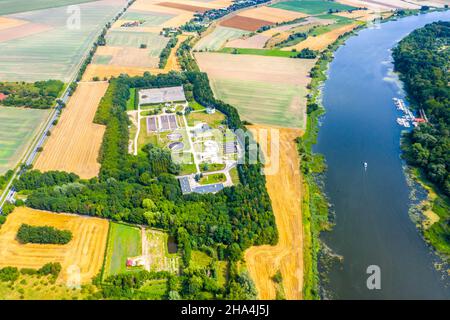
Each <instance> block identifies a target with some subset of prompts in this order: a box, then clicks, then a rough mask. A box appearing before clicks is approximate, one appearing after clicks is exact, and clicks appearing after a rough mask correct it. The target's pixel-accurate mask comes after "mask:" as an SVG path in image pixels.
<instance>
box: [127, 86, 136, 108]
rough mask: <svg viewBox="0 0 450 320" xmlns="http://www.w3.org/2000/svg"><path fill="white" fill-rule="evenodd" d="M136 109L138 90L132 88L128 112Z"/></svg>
mask: <svg viewBox="0 0 450 320" xmlns="http://www.w3.org/2000/svg"><path fill="white" fill-rule="evenodd" d="M135 109H136V88H130V98H129V99H128V101H127V110H135Z"/></svg>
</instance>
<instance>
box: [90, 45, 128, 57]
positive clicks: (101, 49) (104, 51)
mask: <svg viewBox="0 0 450 320" xmlns="http://www.w3.org/2000/svg"><path fill="white" fill-rule="evenodd" d="M122 49H123V48H122V47H112V46H98V47H97V50H96V51H95V54H96V55H99V56H114V55H116V54H118V53H119V52H120V51H121V50H122Z"/></svg>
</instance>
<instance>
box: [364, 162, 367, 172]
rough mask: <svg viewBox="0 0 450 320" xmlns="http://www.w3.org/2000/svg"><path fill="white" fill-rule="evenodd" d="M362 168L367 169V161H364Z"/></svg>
mask: <svg viewBox="0 0 450 320" xmlns="http://www.w3.org/2000/svg"><path fill="white" fill-rule="evenodd" d="M364 170H367V162H364Z"/></svg>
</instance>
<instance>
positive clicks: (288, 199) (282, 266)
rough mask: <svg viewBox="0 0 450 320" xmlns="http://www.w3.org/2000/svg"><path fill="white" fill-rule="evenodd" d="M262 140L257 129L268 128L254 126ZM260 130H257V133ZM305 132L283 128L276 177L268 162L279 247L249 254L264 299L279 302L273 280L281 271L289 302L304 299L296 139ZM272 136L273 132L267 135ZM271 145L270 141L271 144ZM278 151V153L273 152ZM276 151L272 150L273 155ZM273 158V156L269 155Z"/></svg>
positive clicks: (268, 184)
mask: <svg viewBox="0 0 450 320" xmlns="http://www.w3.org/2000/svg"><path fill="white" fill-rule="evenodd" d="M249 129H250V130H251V131H252V132H253V133H254V135H255V138H256V139H257V141H258V138H257V134H256V133H255V132H257V130H260V129H267V130H269V129H270V127H268V126H259V125H258V126H250V127H249ZM255 130H256V131H255ZM301 134H302V132H301V130H294V129H285V128H282V129H279V141H280V145H279V155H280V158H279V168H278V170H276V173H275V174H273V173H272V172H273V170H274V169H276V168H274V167H272V165H273V164H272V163H266V165H265V173H266V187H267V191H268V193H269V196H270V199H271V200H272V207H273V212H274V214H275V220H276V224H277V228H278V233H279V240H278V243H277V245H275V246H269V245H263V246H256V247H251V248H249V249H247V250H246V251H245V261H246V266H247V269H248V271H249V273H250V276H251V277H252V279H253V281H254V282H255V285H256V288H257V290H258V293H259V296H258V297H259V298H260V299H275V297H276V286H275V282H274V281H273V280H272V277H273V276H274V275H275V274H276V273H277V271H280V272H281V274H282V278H283V288H284V295H285V297H286V299H288V300H298V299H301V298H302V290H303V226H302V212H301V199H302V176H301V173H300V171H299V168H300V165H299V161H300V160H299V158H298V153H297V145H296V143H295V141H294V140H295V138H296V137H298V136H300V135H301ZM267 136H268V137H270V136H271V135H270V133H268V134H267ZM268 144H269V146H270V142H268ZM273 151H275V150H273ZM270 152H272V150H268V152H267V153H269V154H270ZM265 156H266V158H270V156H269V155H267V154H266V155H265Z"/></svg>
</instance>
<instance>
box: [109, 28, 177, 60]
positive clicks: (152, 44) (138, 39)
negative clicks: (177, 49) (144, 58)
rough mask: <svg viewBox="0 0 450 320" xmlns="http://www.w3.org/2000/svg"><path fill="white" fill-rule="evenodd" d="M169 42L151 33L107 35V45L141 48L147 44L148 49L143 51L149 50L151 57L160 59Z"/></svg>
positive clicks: (122, 32) (110, 33)
mask: <svg viewBox="0 0 450 320" xmlns="http://www.w3.org/2000/svg"><path fill="white" fill-rule="evenodd" d="M168 41H169V38H165V37H163V36H160V35H159V34H157V33H150V32H134V31H116V30H113V31H110V32H108V34H107V35H106V44H107V45H108V46H111V47H132V48H139V46H140V45H141V44H145V45H146V46H147V48H148V49H143V51H147V50H148V54H149V55H150V56H151V57H158V56H159V54H160V53H161V51H162V49H164V47H165V46H166V44H167V42H168Z"/></svg>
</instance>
